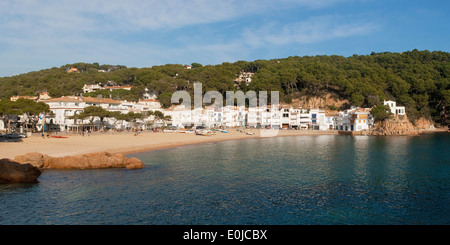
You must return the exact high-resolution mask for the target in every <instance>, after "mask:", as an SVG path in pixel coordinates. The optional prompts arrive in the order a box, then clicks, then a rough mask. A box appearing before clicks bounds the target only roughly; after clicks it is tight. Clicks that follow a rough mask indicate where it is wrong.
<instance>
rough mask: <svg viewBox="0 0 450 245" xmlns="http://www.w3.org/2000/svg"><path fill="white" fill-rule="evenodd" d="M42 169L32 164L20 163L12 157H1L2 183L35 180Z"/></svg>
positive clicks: (0, 179) (0, 171) (0, 178)
mask: <svg viewBox="0 0 450 245" xmlns="http://www.w3.org/2000/svg"><path fill="white" fill-rule="evenodd" d="M39 176H41V170H39V168H37V167H35V166H33V165H31V164H20V163H18V162H15V161H12V160H10V159H6V158H3V159H0V183H10V182H34V181H36V180H37V178H38V177H39Z"/></svg>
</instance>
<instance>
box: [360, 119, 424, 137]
mask: <svg viewBox="0 0 450 245" xmlns="http://www.w3.org/2000/svg"><path fill="white" fill-rule="evenodd" d="M367 134H368V135H417V134H418V131H417V129H416V127H414V125H412V123H411V122H410V121H409V119H408V117H407V116H406V115H404V116H399V115H393V116H392V117H391V118H389V119H386V120H384V121H381V122H376V123H375V126H374V127H373V128H372V129H371V130H370V131H369V132H368V133H367Z"/></svg>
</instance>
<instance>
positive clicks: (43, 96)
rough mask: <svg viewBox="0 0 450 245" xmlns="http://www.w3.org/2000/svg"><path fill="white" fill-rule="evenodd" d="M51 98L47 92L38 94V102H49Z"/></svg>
mask: <svg viewBox="0 0 450 245" xmlns="http://www.w3.org/2000/svg"><path fill="white" fill-rule="evenodd" d="M51 98H52V97H50V95H48V92H42V93H39V99H38V100H39V101H42V100H49V99H51Z"/></svg>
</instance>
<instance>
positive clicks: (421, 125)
mask: <svg viewBox="0 0 450 245" xmlns="http://www.w3.org/2000/svg"><path fill="white" fill-rule="evenodd" d="M414 124H415V125H416V127H417V128H418V129H434V124H433V123H432V122H431V121H430V120H428V119H426V118H425V117H421V118H419V120H417V121H415V123H414Z"/></svg>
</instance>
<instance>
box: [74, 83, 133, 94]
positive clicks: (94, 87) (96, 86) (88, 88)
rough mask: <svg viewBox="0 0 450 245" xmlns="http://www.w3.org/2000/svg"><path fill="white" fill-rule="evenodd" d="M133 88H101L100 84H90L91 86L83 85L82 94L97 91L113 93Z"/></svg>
mask: <svg viewBox="0 0 450 245" xmlns="http://www.w3.org/2000/svg"><path fill="white" fill-rule="evenodd" d="M132 88H133V86H109V85H106V86H103V85H102V84H92V85H87V84H85V85H84V86H83V92H84V93H90V92H95V91H97V90H109V91H113V90H116V89H125V90H131V89H132Z"/></svg>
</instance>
